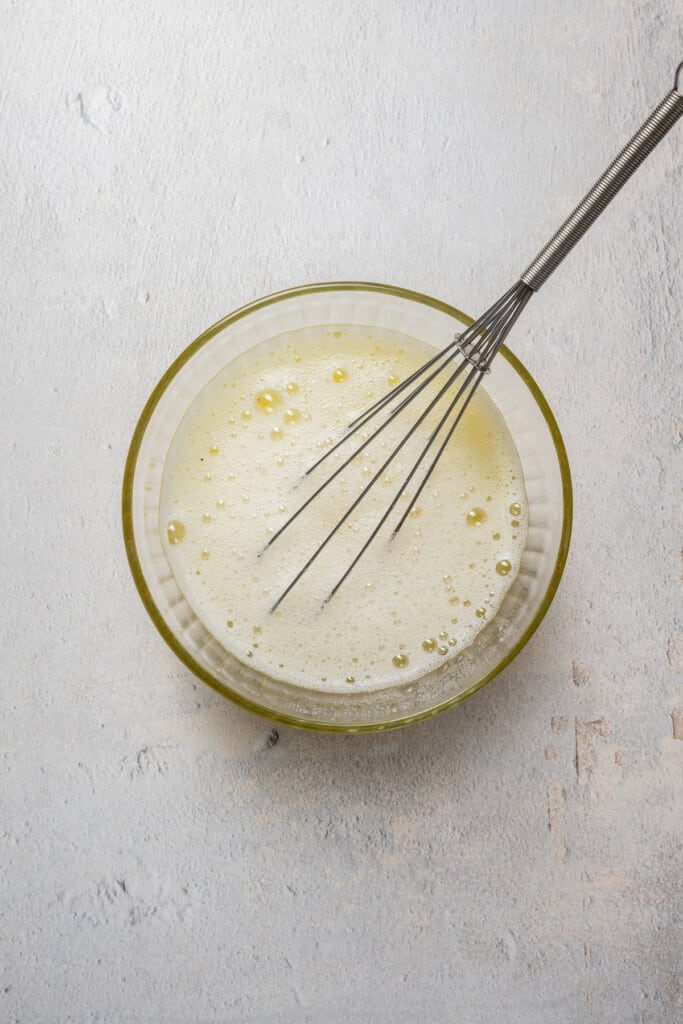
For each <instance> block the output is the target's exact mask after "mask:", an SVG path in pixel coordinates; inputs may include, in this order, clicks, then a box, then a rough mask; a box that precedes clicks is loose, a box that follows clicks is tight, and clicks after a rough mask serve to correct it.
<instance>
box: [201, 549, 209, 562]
mask: <svg viewBox="0 0 683 1024" xmlns="http://www.w3.org/2000/svg"><path fill="white" fill-rule="evenodd" d="M201 557H202V558H203V559H204V561H206V560H207V558H208V557H209V552H208V551H207V550H206V548H203V549H202V554H201Z"/></svg>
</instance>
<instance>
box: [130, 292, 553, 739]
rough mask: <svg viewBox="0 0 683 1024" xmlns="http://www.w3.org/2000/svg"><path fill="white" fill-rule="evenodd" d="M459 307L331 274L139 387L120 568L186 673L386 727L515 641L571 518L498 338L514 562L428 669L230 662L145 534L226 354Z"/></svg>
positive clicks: (548, 585) (453, 324)
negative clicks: (481, 620)
mask: <svg viewBox="0 0 683 1024" xmlns="http://www.w3.org/2000/svg"><path fill="white" fill-rule="evenodd" d="M471 322H472V321H471V319H470V317H468V316H466V315H465V314H464V313H461V312H460V311H459V310H458V309H455V308H454V307H453V306H449V305H447V304H446V303H444V302H439V301H438V300H436V299H431V298H428V297H427V296H426V295H421V294H419V293H417V292H410V291H406V290H405V289H402V288H393V287H390V286H386V285H376V284H364V283H359V282H344V283H332V284H318V285H309V286H305V287H302V288H294V289H291V290H289V291H284V292H278V293H277V294H275V295H269V296H267V297H266V298H263V299H259V300H258V301H257V302H253V303H251V304H250V305H248V306H244V307H243V308H242V309H238V310H237V311H236V312H234V313H231V314H230V315H229V316H226V317H225V318H224V319H223V320H220V321H219V322H218V323H217V324H214V326H213V327H210V328H209V329H208V330H207V331H205V332H204V333H203V334H202V335H201V336H200V337H199V338H197V340H196V341H194V342H193V343H192V344H191V345H190V346H189V347H188V348H186V349H185V351H184V352H183V353H182V354H181V355H180V356H179V357H178V358H177V359H176V361H175V362H174V363H173V365H172V366H171V367H170V368H169V369H168V370H167V372H166V373H165V374H164V376H163V377H162V379H161V380H160V381H159V383H158V384H157V386H156V388H155V389H154V391H153V392H152V394H151V396H150V398H149V400H148V402H147V405H146V406H145V408H144V410H143V412H142V416H141V417H140V421H139V422H138V425H137V427H136V429H135V433H134V435H133V440H132V442H131V446H130V451H129V453H128V459H127V461H126V468H125V475H124V482H123V532H124V539H125V544H126V551H127V554H128V560H129V563H130V567H131V571H132V573H133V579H134V580H135V584H136V586H137V588H138V591H139V592H140V596H141V598H142V601H143V603H144V605H145V607H146V609H147V611H148V612H149V614H150V616H151V618H152V621H153V622H154V624H155V626H156V627H157V629H158V630H159V632H160V633H161V635H162V636H163V638H164V639H165V640H166V642H167V643H168V645H169V646H170V647H171V649H172V650H173V651H174V652H175V653H176V654H177V655H178V657H179V658H180V659H181V661H183V662H184V663H185V665H187V667H188V668H190V669H191V670H192V671H193V672H194V673H195V675H197V676H199V678H200V679H202V680H204V682H206V683H208V684H209V686H212V687H213V688H214V689H215V690H218V692H219V693H222V694H223V695H224V696H226V697H229V698H230V699H231V700H233V701H235V702H236V703H238V704H240V705H242V706H243V707H246V708H249V709H250V710H251V711H255V712H258V713H260V714H263V715H267V716H269V717H270V718H274V719H276V720H277V721H280V722H285V723H287V724H290V725H297V726H304V727H306V728H310V729H325V730H331V731H340V732H360V731H364V730H372V729H388V728H392V727H395V726H399V725H406V724H408V723H409V722H415V721H418V720H420V719H422V718H425V717H427V716H428V715H434V714H436V713H437V712H439V711H443V710H444V709H445V708H447V707H450V706H451V705H453V704H457V703H458V702H459V701H461V700H464V699H465V698H466V697H469V696H470V695H471V694H472V693H474V692H475V691H476V690H478V689H480V687H482V686H484V685H485V684H486V683H488V682H489V681H490V680H491V679H493V677H494V676H495V675H497V674H498V672H500V671H501V670H502V669H503V668H505V666H506V665H508V664H509V663H510V662H511V661H512V659H513V658H514V657H515V655H516V654H518V653H519V652H520V651H521V649H522V648H523V647H524V645H525V644H526V642H527V641H528V640H529V638H530V637H531V636H532V634H533V633H534V631H535V630H536V629H537V627H538V625H539V623H540V622H541V620H542V618H543V616H544V615H545V613H546V611H547V610H548V608H549V606H550V603H551V601H552V599H553V596H554V594H555V591H556V590H557V587H558V584H559V582H560V577H561V575H562V570H563V569H564V564H565V561H566V558H567V551H568V547H569V537H570V532H571V521H572V489H571V477H570V473H569V464H568V461H567V454H566V451H565V447H564V444H563V441H562V437H561V436H560V432H559V430H558V427H557V424H556V422H555V419H554V417H553V414H552V412H551V411H550V408H549V406H548V403H547V402H546V400H545V398H544V397H543V395H542V394H541V391H540V389H539V387H538V385H537V384H536V382H535V381H534V380H533V378H532V377H531V375H530V374H529V372H528V371H527V370H526V369H525V368H524V367H523V366H522V364H521V363H520V362H519V360H518V359H517V358H516V357H515V356H514V355H513V354H512V353H511V352H509V351H508V350H507V349H506V348H505V347H503V348H502V349H501V350H500V354H499V356H498V358H497V359H496V360H494V363H493V367H492V370H491V373H490V374H489V376H488V377H487V378H486V381H485V387H486V390H487V391H488V392H489V394H490V395H491V397H492V398H493V400H494V402H495V403H496V405H497V406H498V408H499V409H500V411H501V413H502V414H503V416H504V417H505V420H506V422H507V425H508V428H509V430H510V432H511V434H512V436H513V438H514V440H515V443H516V445H517V449H518V451H519V455H520V458H521V461H522V466H523V469H524V482H525V486H526V492H527V499H528V536H527V542H526V547H525V550H524V553H523V556H522V560H521V564H520V571H519V574H518V575H517V577H516V578H515V580H514V582H513V584H512V586H511V587H510V589H509V591H508V593H507V594H506V596H505V598H504V600H503V602H502V605H501V607H500V609H499V611H498V613H497V614H496V616H495V617H494V618H493V619H492V620H491V622H490V623H488V624H487V626H486V627H485V628H484V629H483V630H482V631H481V632H480V633H479V634H478V635H477V636H476V638H475V640H474V641H473V643H472V644H471V645H470V646H469V647H467V648H465V649H464V650H463V651H461V652H460V653H459V654H457V655H454V656H452V657H451V658H449V659H447V661H445V662H443V663H441V664H440V665H439V666H438V667H437V668H435V669H434V670H432V671H430V672H428V673H426V674H425V675H423V676H421V677H420V678H419V679H416V680H415V679H413V680H412V681H410V682H407V683H403V684H400V685H396V686H391V687H388V688H385V689H381V690H375V691H369V692H363V691H352V692H349V693H333V692H324V691H318V690H312V689H308V688H302V687H300V686H297V685H296V684H295V683H294V682H289V683H286V682H281V681H275V680H273V679H271V678H269V677H268V676H266V675H264V674H263V673H260V672H258V671H255V670H254V669H252V668H251V667H249V666H248V665H245V664H243V663H242V662H240V661H239V660H238V659H237V658H236V657H235V656H234V655H232V654H231V653H230V652H228V651H227V650H226V649H225V648H224V647H222V646H221V645H220V644H219V643H218V642H217V641H216V639H215V638H214V637H213V636H211V635H210V634H209V633H208V632H207V630H206V629H205V627H204V625H203V624H202V622H201V621H200V620H199V619H198V618H197V616H196V615H195V613H194V611H193V610H192V608H191V607H190V606H189V604H188V603H187V601H186V600H185V598H184V596H183V594H182V593H181V591H180V590H179V588H178V586H177V584H176V582H175V579H174V577H173V575H172V573H171V571H170V568H169V564H168V562H167V560H166V556H165V554H164V551H163V548H162V544H161V539H160V536H159V522H158V520H159V492H160V489H161V479H162V472H163V468H164V461H165V458H166V453H167V451H168V448H169V444H170V442H171V439H172V438H173V435H174V433H175V431H176V429H177V427H178V424H179V422H180V420H181V419H182V417H183V415H184V413H185V411H186V410H187V408H188V406H189V405H190V403H191V402H192V400H193V399H194V398H195V396H196V395H197V394H198V392H199V391H200V390H201V389H202V388H203V387H204V385H205V384H206V383H207V382H208V381H209V380H210V379H211V378H212V377H213V376H214V375H215V374H216V373H217V372H218V371H219V370H221V369H223V367H224V366H225V365H226V363H228V362H229V361H230V360H231V359H233V358H234V357H235V356H237V355H238V354H239V353H241V352H243V351H245V350H246V349H247V348H249V347H251V346H254V345H257V344H260V343H261V342H263V341H266V340H267V339H269V338H274V337H276V336H277V335H280V334H282V333H285V332H287V331H292V330H296V329H298V328H302V327H308V326H314V325H321V326H328V325H339V324H353V325H362V326H366V327H367V326H371V327H373V328H377V329H382V328H384V329H389V330H394V331H400V332H402V333H404V334H408V335H411V336H413V337H415V338H418V339H420V340H422V341H427V342H429V343H431V344H432V345H435V346H438V347H442V346H444V345H446V344H447V343H448V342H449V341H450V340H451V339H452V337H453V333H454V331H457V330H458V328H459V327H460V325H462V324H465V325H469V324H470V323H471Z"/></svg>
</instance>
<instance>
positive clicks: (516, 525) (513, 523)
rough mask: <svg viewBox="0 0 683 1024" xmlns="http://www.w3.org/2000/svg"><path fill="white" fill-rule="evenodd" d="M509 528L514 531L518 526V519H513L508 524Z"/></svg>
mask: <svg viewBox="0 0 683 1024" xmlns="http://www.w3.org/2000/svg"><path fill="white" fill-rule="evenodd" d="M510 526H512V528H513V529H515V530H516V529H517V527H518V526H519V519H513V520H512V522H511V523H510Z"/></svg>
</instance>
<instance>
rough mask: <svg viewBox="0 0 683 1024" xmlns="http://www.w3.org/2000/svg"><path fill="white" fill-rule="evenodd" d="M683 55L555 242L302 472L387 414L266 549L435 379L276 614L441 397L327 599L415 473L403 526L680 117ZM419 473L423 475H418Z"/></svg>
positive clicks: (682, 110) (272, 540) (400, 522)
mask: <svg viewBox="0 0 683 1024" xmlns="http://www.w3.org/2000/svg"><path fill="white" fill-rule="evenodd" d="M682 88H683V61H682V62H681V63H680V64H679V65H678V68H677V69H676V73H675V76H674V87H673V89H672V90H671V92H669V93H667V95H666V96H665V97H664V99H663V100H662V101H661V103H660V104H659V105H658V106H657V107H655V109H654V110H653V111H652V113H651V114H650V116H649V117H648V118H647V120H646V121H645V122H644V124H643V125H642V126H641V127H640V128H639V129H638V131H637V132H636V133H635V135H634V136H633V137H632V138H631V139H630V141H629V142H628V143H627V144H626V145H625V146H624V148H623V149H622V150H621V152H620V153H619V155H618V156H617V157H616V158H615V159H614V160H613V161H612V163H611V164H610V165H609V167H608V168H607V170H606V171H605V172H604V174H602V175H601V177H600V178H598V180H597V181H596V182H595V184H594V185H593V187H592V188H591V189H590V190H589V191H588V192H587V194H586V195H585V197H584V198H583V199H582V200H581V202H580V203H579V204H578V206H576V207H575V209H574V210H573V211H572V213H570V215H569V216H568V217H567V219H566V220H565V221H564V223H563V224H562V225H561V226H560V228H559V229H558V230H557V231H556V232H555V234H554V235H553V236H552V238H551V239H550V241H549V242H548V243H547V244H546V245H545V246H544V247H543V248H542V249H541V251H540V252H539V253H538V255H537V256H536V257H535V259H533V260H532V261H531V263H530V264H529V266H528V267H527V268H526V270H525V271H524V272H523V273H522V274H521V276H520V278H519V280H518V281H517V282H516V283H515V284H514V285H513V286H512V288H510V289H508V291H506V292H505V294H504V295H502V296H501V297H500V298H499V299H498V301H497V302H494V304H493V305H492V306H491V307H490V308H489V309H487V310H486V312H485V313H483V314H482V315H481V316H480V317H479V318H478V319H477V320H475V321H474V322H473V323H472V324H471V325H470V326H469V327H468V328H467V329H466V330H465V331H464V332H463V333H462V334H457V335H456V336H455V337H454V339H453V341H451V342H450V344H448V345H447V346H446V347H445V348H443V349H442V350H441V351H440V352H437V353H436V355H434V356H432V357H431V358H430V359H428V360H427V361H426V362H425V363H424V364H423V365H422V366H421V367H419V368H418V369H417V370H416V371H415V372H414V373H412V374H411V375H410V376H409V377H407V378H406V380H404V381H403V382H402V383H400V384H398V385H397V386H396V387H394V388H393V389H392V390H391V391H389V392H388V393H387V394H386V395H384V396H383V397H382V398H380V399H379V401H377V402H375V403H374V404H373V405H371V406H370V407H369V408H368V409H366V410H365V411H364V412H363V413H362V414H361V415H360V416H358V417H357V418H356V419H354V420H353V421H352V422H351V423H350V424H349V425H348V427H347V430H346V432H345V434H344V436H343V437H342V438H341V440H340V441H338V442H337V443H336V444H335V445H333V446H332V447H331V448H329V449H328V451H326V452H325V454H324V455H323V456H322V457H321V458H320V459H318V461H317V462H315V463H314V465H312V466H311V467H310V468H309V469H308V471H307V472H306V474H305V476H307V477H308V476H310V475H311V474H312V473H313V472H314V471H315V470H317V469H318V467H319V466H321V465H322V463H323V462H325V461H326V460H327V459H328V458H329V457H330V455H332V454H333V452H336V451H337V450H338V449H340V448H341V447H342V445H346V444H347V443H348V442H349V441H350V440H351V438H353V437H354V436H356V435H357V434H358V432H359V431H361V430H362V429H363V428H365V427H367V425H368V424H369V423H370V422H371V421H373V420H374V419H375V417H378V416H380V414H382V413H384V416H383V418H382V419H381V420H380V421H379V423H378V425H376V426H374V429H373V430H372V433H370V434H369V435H368V434H367V432H366V433H364V434H363V438H364V439H363V440H362V442H361V443H360V444H359V445H358V446H357V447H354V448H353V450H352V451H351V454H350V455H348V456H347V457H346V458H344V459H343V461H342V462H341V464H340V465H339V466H338V467H337V468H336V469H335V470H334V472H333V473H331V474H330V475H329V476H328V477H327V478H326V479H325V480H324V481H323V482H322V483H321V484H320V486H319V487H317V488H316V490H315V491H314V492H313V494H311V496H310V497H309V498H307V500H306V501H304V502H303V503H302V504H301V505H300V506H299V507H298V508H297V510H296V511H295V512H294V513H293V514H292V515H291V516H290V517H289V518H288V519H287V520H286V522H285V523H284V524H283V525H282V526H281V527H280V528H279V529H278V530H277V532H276V533H274V534H273V536H272V537H271V538H270V540H269V541H268V544H267V545H266V546H265V547H264V549H263V551H262V552H261V554H263V553H264V552H265V551H266V550H267V549H268V548H269V547H271V545H272V544H274V543H275V541H277V539H278V538H279V537H281V536H282V534H283V533H284V532H285V531H286V530H287V529H288V527H289V526H291V524H292V523H293V522H294V521H295V520H296V519H298V517H299V516H300V515H301V514H302V512H304V511H305V509H307V508H308V507H309V505H311V503H312V502H314V501H315V499H316V498H317V497H318V496H319V495H320V493H321V492H322V491H323V490H325V488H326V487H328V486H329V485H330V484H331V483H332V481H333V480H335V479H336V478H337V477H338V476H339V475H340V473H342V472H343V471H344V469H346V467H347V466H348V465H349V464H350V463H351V462H352V461H353V460H354V459H355V458H356V457H357V456H358V455H360V454H361V452H363V451H364V450H365V449H366V448H367V447H368V445H370V444H371V443H372V442H373V440H374V439H375V438H376V437H377V436H378V435H379V434H380V433H381V432H382V431H384V430H385V429H386V427H388V426H389V424H390V423H392V422H393V421H394V420H395V419H396V417H397V416H399V414H400V413H402V412H403V411H404V410H405V409H406V408H407V407H408V406H409V405H410V404H411V403H412V402H413V401H414V400H415V399H416V398H417V397H418V396H419V395H420V394H422V392H423V391H424V390H425V388H427V387H428V386H429V385H430V384H431V383H432V382H435V388H436V394H435V395H434V396H433V397H432V398H431V399H430V401H429V402H428V404H427V406H426V407H425V408H424V409H423V410H422V411H421V412H420V413H419V415H418V416H417V418H416V419H415V420H414V422H413V423H412V424H411V426H410V427H409V428H408V430H407V431H406V433H405V434H404V435H403V436H402V437H401V439H400V440H399V441H398V443H397V444H396V445H395V447H394V448H393V450H392V451H391V453H390V454H389V455H388V456H387V458H386V460H385V461H384V462H383V463H382V465H381V466H380V468H379V469H378V470H377V471H376V472H375V473H374V475H373V476H372V477H371V479H370V480H369V481H368V483H367V484H366V485H365V486H364V487H363V488H362V490H361V492H360V493H359V495H358V497H357V498H356V499H355V500H354V501H353V502H352V503H351V505H349V507H348V508H347V510H346V512H345V513H344V514H343V515H342V516H341V518H340V519H339V520H338V521H337V522H336V523H335V525H334V527H333V528H332V529H331V530H330V531H329V533H328V534H327V536H326V537H325V538H324V540H323V541H322V542H321V543H320V544H319V545H318V546H317V548H316V549H315V551H314V552H313V554H312V555H311V556H310V558H309V559H308V560H307V561H306V562H305V564H304V565H303V566H302V567H301V569H300V570H299V571H298V572H297V574H296V576H294V578H293V579H292V581H291V583H290V584H289V585H288V586H287V587H286V589H285V590H284V591H283V592H282V593H281V594H280V596H279V598H278V599H277V601H276V602H275V603H274V605H273V606H272V608H271V612H274V611H275V610H276V609H277V608H278V607H279V606H280V604H281V603H282V601H284V599H285V598H286V597H287V595H288V594H289V592H290V591H291V590H292V588H293V587H294V586H295V585H296V584H297V583H298V581H299V580H300V579H301V577H302V576H303V575H304V574H305V573H306V572H307V571H308V570H309V569H310V567H311V566H312V565H313V563H314V562H315V560H316V559H317V558H318V556H319V555H320V554H321V552H322V551H323V550H324V549H325V548H326V547H327V545H328V544H329V542H330V541H331V540H332V538H333V537H334V536H335V534H336V533H337V532H338V531H339V530H340V528H341V527H342V526H343V525H344V523H345V522H347V520H348V519H349V517H350V516H351V515H352V514H353V512H354V511H355V510H356V509H357V508H358V506H359V505H360V503H361V502H362V501H363V499H364V498H365V496H366V495H367V493H368V492H369V491H370V489H371V488H372V487H374V485H375V484H376V483H377V481H378V480H380V479H381V478H382V476H383V475H384V473H385V472H386V470H387V468H388V467H389V465H390V464H391V463H392V462H393V460H394V459H395V458H396V456H397V455H398V454H399V452H400V451H401V450H402V449H403V448H404V447H405V445H406V444H407V443H408V442H409V441H410V440H411V438H412V437H413V436H414V435H416V434H417V431H418V430H419V428H420V427H421V426H422V425H423V424H424V423H425V421H426V420H427V418H428V417H430V416H432V415H433V414H434V411H435V410H436V409H437V407H438V406H439V405H440V403H442V401H443V405H444V408H443V411H442V412H440V414H439V415H438V420H437V422H436V425H435V426H434V427H433V428H431V429H430V430H429V432H428V435H427V438H426V440H425V442H424V444H423V446H422V448H421V450H420V451H419V454H418V457H417V459H416V460H415V462H414V464H413V465H412V468H411V469H410V471H409V472H408V474H407V476H406V477H405V479H404V481H403V483H402V485H401V487H399V489H398V491H397V492H396V494H395V496H394V498H393V499H392V500H391V501H390V503H389V504H388V506H387V508H386V509H385V511H384V512H383V513H382V515H381V516H380V518H379V520H378V521H377V523H376V524H375V526H374V527H373V529H372V531H371V532H370V534H369V536H368V537H367V539H366V540H365V542H364V543H363V545H362V547H361V548H360V550H359V551H358V553H357V554H356V556H355V557H354V559H353V561H352V562H351V563H350V565H348V567H347V568H346V570H345V572H344V573H343V575H342V576H341V577H340V579H339V580H338V582H337V583H336V585H335V586H334V587H333V589H332V590H331V591H330V593H329V594H328V596H327V598H326V600H325V602H324V603H327V602H328V601H330V600H331V599H332V597H334V595H335V594H336V593H337V591H338V590H339V588H340V587H341V585H342V583H344V581H345V580H346V579H347V577H348V576H349V575H350V573H351V572H352V571H353V569H354V567H355V566H356V565H357V564H358V562H359V561H360V559H361V558H362V557H363V555H364V553H365V552H366V551H367V549H368V547H369V546H370V544H372V542H373V541H374V539H375V538H376V536H377V534H378V533H379V531H380V530H381V529H382V527H383V526H384V524H385V523H386V521H387V520H388V519H389V517H390V516H391V513H392V512H393V511H394V509H395V507H396V505H397V504H398V502H399V499H400V498H401V495H402V494H405V493H406V492H407V489H408V488H409V487H410V486H411V484H412V483H413V480H414V479H415V478H418V479H417V482H416V486H415V489H414V491H413V493H412V496H411V497H410V499H409V502H408V505H407V507H406V508H405V510H404V511H403V512H402V514H401V516H400V517H399V518H398V522H397V523H396V525H395V526H394V527H393V531H392V534H391V536H392V537H393V536H395V535H396V534H397V533H398V531H399V530H400V529H401V527H402V526H403V523H404V522H405V520H406V518H407V517H408V515H409V514H410V512H411V510H412V509H413V507H414V506H415V503H416V502H417V500H418V498H419V497H420V494H421V493H422V491H423V490H424V488H425V486H426V484H427V482H428V480H429V478H430V477H431V475H432V473H433V472H434V470H435V468H436V466H437V464H438V462H439V459H440V458H441V455H442V454H443V451H444V449H445V448H446V445H447V444H448V442H449V441H450V439H451V437H452V436H453V433H454V431H455V430H456V428H457V426H458V424H459V423H460V421H461V419H462V417H463V415H464V414H465V411H466V409H467V406H468V405H469V403H470V401H471V400H472V398H473V396H474V394H475V392H476V390H477V388H478V387H479V384H480V383H481V381H482V378H483V377H484V375H485V374H486V373H488V372H489V368H490V366H491V362H492V360H493V359H494V357H495V355H496V353H497V352H498V350H499V349H500V347H501V345H502V344H503V342H504V341H505V339H506V338H507V336H508V334H509V333H510V331H511V330H512V328H513V326H514V324H515V323H516V321H517V320H518V318H519V316H520V314H521V313H522V310H523V309H524V307H525V306H526V304H527V302H528V301H529V299H530V298H531V296H532V295H533V294H534V292H537V291H538V290H539V288H540V287H541V285H543V284H544V283H545V281H547V280H548V278H549V277H550V275H551V274H552V273H553V271H554V270H555V269H556V268H557V267H558V266H559V265H560V263H561V262H562V260H563V259H564V258H565V256H566V255H567V253H568V252H570V250H571V249H573V247H574V246H575V245H576V243H577V242H578V241H579V239H580V238H581V237H582V236H583V235H584V234H585V233H586V231H587V230H588V228H589V227H590V226H591V225H592V224H593V223H594V221H595V220H597V218H598V217H599V216H600V214H601V213H602V211H603V210H604V209H605V207H606V206H607V205H608V204H609V203H610V202H611V201H612V199H613V198H614V196H615V195H616V194H617V192H618V191H619V190H620V189H621V188H622V186H623V185H624V184H625V183H626V182H627V181H628V179H629V178H630V177H631V175H632V174H633V173H634V171H635V170H636V169H637V168H638V167H639V166H640V165H641V164H642V162H643V161H644V160H645V158H646V157H647V156H649V154H650V153H651V152H652V150H653V149H654V148H655V146H656V145H657V143H658V142H660V141H661V140H662V139H663V138H664V136H665V135H666V134H667V132H668V131H669V130H670V129H671V128H672V127H673V126H674V124H675V123H676V121H677V120H678V119H679V117H681V115H683V95H682V94H681V93H682ZM420 473H421V476H420Z"/></svg>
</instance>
